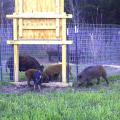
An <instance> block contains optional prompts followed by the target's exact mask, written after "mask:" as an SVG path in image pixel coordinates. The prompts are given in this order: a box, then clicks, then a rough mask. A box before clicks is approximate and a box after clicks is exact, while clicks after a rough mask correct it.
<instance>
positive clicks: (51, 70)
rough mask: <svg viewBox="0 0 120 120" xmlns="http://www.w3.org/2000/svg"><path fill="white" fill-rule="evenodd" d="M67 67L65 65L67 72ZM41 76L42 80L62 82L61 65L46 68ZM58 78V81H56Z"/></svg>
mask: <svg viewBox="0 0 120 120" xmlns="http://www.w3.org/2000/svg"><path fill="white" fill-rule="evenodd" d="M68 67H69V66H68V65H67V70H68ZM70 73H71V68H70ZM43 76H44V79H45V78H48V79H49V81H54V80H56V79H57V80H58V81H62V64H54V65H50V66H48V67H47V68H46V69H45V70H44V71H43ZM58 78H59V79H58Z"/></svg>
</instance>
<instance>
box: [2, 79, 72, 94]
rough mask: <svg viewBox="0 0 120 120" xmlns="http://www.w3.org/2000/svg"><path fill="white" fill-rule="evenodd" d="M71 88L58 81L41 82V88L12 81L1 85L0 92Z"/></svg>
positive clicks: (64, 89) (12, 92)
mask: <svg viewBox="0 0 120 120" xmlns="http://www.w3.org/2000/svg"><path fill="white" fill-rule="evenodd" d="M69 89H71V88H70V86H69V85H68V84H63V83H60V82H50V83H44V84H42V87H41V90H39V89H36V90H34V88H33V86H32V87H28V86H27V82H26V81H25V82H18V83H13V85H8V86H3V87H1V88H0V94H24V93H26V92H40V93H41V94H42V93H43V94H44V93H50V92H54V91H66V90H69Z"/></svg>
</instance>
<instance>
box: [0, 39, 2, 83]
mask: <svg viewBox="0 0 120 120" xmlns="http://www.w3.org/2000/svg"><path fill="white" fill-rule="evenodd" d="M1 44H2V39H1V38H0V81H2V63H1V47H2V46H1Z"/></svg>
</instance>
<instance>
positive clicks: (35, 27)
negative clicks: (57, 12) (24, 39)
mask: <svg viewBox="0 0 120 120" xmlns="http://www.w3.org/2000/svg"><path fill="white" fill-rule="evenodd" d="M23 29H24V30H55V29H56V26H23Z"/></svg>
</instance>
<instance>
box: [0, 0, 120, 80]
mask: <svg viewBox="0 0 120 120" xmlns="http://www.w3.org/2000/svg"><path fill="white" fill-rule="evenodd" d="M13 3H14V2H13V1H12V2H11V0H4V1H3V0H2V4H1V24H0V39H1V43H0V80H3V81H9V80H10V73H9V70H8V71H6V62H7V61H8V59H9V58H10V57H11V56H13V47H12V46H11V45H7V42H6V41H7V40H12V39H13V26H12V20H7V19H6V17H5V16H6V14H12V13H13V10H14V4H13ZM7 5H9V6H10V7H6V6H7ZM67 39H68V40H73V44H72V45H69V46H67V62H68V63H69V65H70V66H71V73H72V75H70V70H68V78H69V81H72V80H74V79H77V75H78V74H79V73H80V72H81V71H82V70H83V69H84V68H85V67H86V66H90V65H98V64H101V65H104V66H115V68H116V66H118V67H117V68H119V66H120V25H103V24H67ZM19 50H20V54H22V55H30V56H32V57H34V58H35V59H36V60H37V61H38V62H39V63H40V64H43V65H44V66H45V67H46V66H48V65H50V64H53V63H58V62H61V46H60V45H20V49H19ZM11 63H12V62H11ZM111 72H112V73H111ZM119 72H120V71H119V69H112V70H111V68H110V69H109V70H108V73H109V75H113V74H119ZM20 80H25V75H24V72H20Z"/></svg>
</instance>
